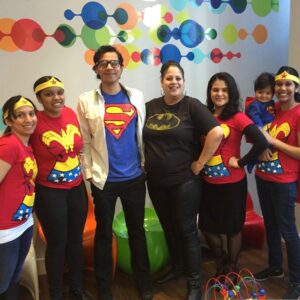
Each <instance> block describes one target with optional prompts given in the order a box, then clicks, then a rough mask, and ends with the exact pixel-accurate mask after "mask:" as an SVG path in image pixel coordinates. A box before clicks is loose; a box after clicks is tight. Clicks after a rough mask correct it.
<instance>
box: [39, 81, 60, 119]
mask: <svg viewBox="0 0 300 300" xmlns="http://www.w3.org/2000/svg"><path fill="white" fill-rule="evenodd" d="M37 99H38V101H39V103H41V104H42V105H43V107H44V112H45V114H46V115H48V116H50V117H58V116H60V114H61V111H62V109H63V108H64V106H65V92H64V89H62V88H61V87H56V86H54V87H49V88H46V89H44V90H41V91H40V92H39V94H38V95H37Z"/></svg>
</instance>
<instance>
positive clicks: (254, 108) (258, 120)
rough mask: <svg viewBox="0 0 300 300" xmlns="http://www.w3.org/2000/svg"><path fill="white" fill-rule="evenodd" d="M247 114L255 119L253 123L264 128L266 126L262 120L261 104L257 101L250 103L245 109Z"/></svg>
mask: <svg viewBox="0 0 300 300" xmlns="http://www.w3.org/2000/svg"><path fill="white" fill-rule="evenodd" d="M245 113H246V115H247V116H248V117H249V118H250V119H251V120H252V121H253V123H254V124H255V125H256V126H258V127H259V128H262V127H263V126H264V123H263V121H262V117H261V113H262V112H261V110H260V109H259V106H258V105H257V103H256V102H254V103H252V104H250V105H249V106H248V107H247V108H246V111H245Z"/></svg>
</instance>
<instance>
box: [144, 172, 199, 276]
mask: <svg viewBox="0 0 300 300" xmlns="http://www.w3.org/2000/svg"><path fill="white" fill-rule="evenodd" d="M148 189H149V195H150V198H151V200H152V203H153V205H154V208H155V210H156V212H157V215H158V217H159V220H160V222H161V225H162V227H163V229H164V232H165V236H166V240H167V244H168V248H169V252H170V255H171V260H172V262H171V263H172V267H173V268H180V265H182V264H183V263H184V264H185V267H186V272H187V276H188V278H193V277H194V276H195V275H196V276H199V272H200V263H201V258H200V256H201V248H200V241H199V237H198V229H197V224H196V220H197V213H198V209H199V203H200V198H201V189H202V183H201V181H200V179H199V177H195V178H192V179H190V180H188V181H187V182H185V183H182V184H178V185H174V186H170V187H165V188H164V187H157V186H152V185H151V182H148Z"/></svg>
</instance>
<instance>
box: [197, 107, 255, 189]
mask: <svg viewBox="0 0 300 300" xmlns="http://www.w3.org/2000/svg"><path fill="white" fill-rule="evenodd" d="M216 119H217V121H218V122H219V123H220V125H221V127H222V128H223V130H224V137H223V139H222V141H221V143H220V145H219V148H218V149H217V151H216V152H215V154H214V155H213V157H212V158H211V159H210V160H209V161H208V162H207V164H206V165H205V166H204V168H203V171H202V174H203V179H204V180H205V181H207V182H209V183H212V184H223V183H233V182H238V181H240V180H242V179H243V177H244V176H245V170H244V168H238V169H237V168H232V167H230V166H229V165H228V162H229V159H230V158H231V157H232V156H235V157H237V158H240V157H241V154H240V149H241V140H242V136H243V130H244V129H245V128H246V127H247V126H249V125H250V124H253V122H252V121H251V120H250V119H249V118H248V117H247V116H246V115H245V114H243V113H241V112H239V113H236V114H235V115H234V116H233V117H232V118H230V119H228V120H226V121H224V120H221V119H219V118H216Z"/></svg>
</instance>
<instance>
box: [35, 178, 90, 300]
mask: <svg viewBox="0 0 300 300" xmlns="http://www.w3.org/2000/svg"><path fill="white" fill-rule="evenodd" d="M35 211H36V214H37V217H38V219H39V221H40V223H41V226H42V228H43V231H44V234H45V237H46V241H47V246H46V255H45V264H46V271H47V276H48V283H49V290H50V297H51V298H56V297H57V298H59V297H62V294H63V272H64V264H65V259H66V261H67V265H68V270H69V282H70V287H71V289H77V288H82V271H83V253H82V233H83V229H84V224H85V221H86V216H87V194H86V188H85V185H84V183H83V182H82V183H81V185H79V186H77V187H74V188H72V189H68V190H67V189H55V188H48V187H45V186H41V185H37V186H36V201H35Z"/></svg>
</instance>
